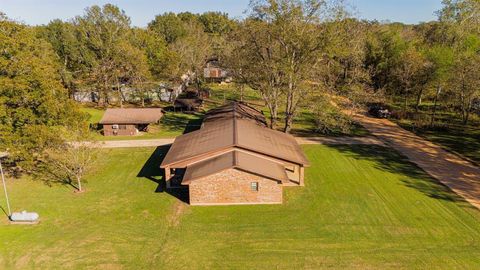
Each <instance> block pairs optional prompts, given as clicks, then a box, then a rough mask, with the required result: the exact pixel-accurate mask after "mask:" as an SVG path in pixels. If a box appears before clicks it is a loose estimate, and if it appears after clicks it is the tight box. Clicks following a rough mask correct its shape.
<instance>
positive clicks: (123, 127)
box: [118, 125, 127, 129]
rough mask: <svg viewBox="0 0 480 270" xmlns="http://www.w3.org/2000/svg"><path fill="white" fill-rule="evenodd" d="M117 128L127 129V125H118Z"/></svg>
mask: <svg viewBox="0 0 480 270" xmlns="http://www.w3.org/2000/svg"><path fill="white" fill-rule="evenodd" d="M118 129H127V125H118Z"/></svg>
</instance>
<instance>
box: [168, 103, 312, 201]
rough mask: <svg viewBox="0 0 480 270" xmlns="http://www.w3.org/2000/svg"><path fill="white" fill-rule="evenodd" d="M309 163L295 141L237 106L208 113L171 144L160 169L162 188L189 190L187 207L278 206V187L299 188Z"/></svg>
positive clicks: (243, 106)
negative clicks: (201, 121) (163, 180)
mask: <svg viewBox="0 0 480 270" xmlns="http://www.w3.org/2000/svg"><path fill="white" fill-rule="evenodd" d="M308 165H309V163H308V160H307V159H306V157H305V155H304V154H303V152H302V150H301V148H300V146H299V145H298V143H297V142H296V140H295V138H294V137H293V136H291V135H289V134H285V133H282V132H279V131H276V130H272V129H269V128H268V127H267V125H266V121H265V117H264V115H263V114H262V113H261V112H259V111H257V110H256V109H254V108H252V107H250V106H248V105H246V104H243V103H238V102H233V103H231V104H228V105H225V106H222V107H220V108H217V109H214V110H211V111H209V112H208V113H207V115H206V117H205V119H204V122H203V124H202V127H201V128H200V129H199V130H197V131H194V132H191V133H188V134H184V135H182V136H179V137H177V138H176V139H175V142H174V143H173V145H172V147H171V148H170V151H169V152H168V153H167V155H166V156H165V158H164V160H163V162H162V164H161V168H164V169H165V179H166V182H167V188H175V187H188V189H189V195H190V204H192V205H225V204H274V203H276V204H278V203H282V190H283V186H303V185H304V168H305V167H306V166H308Z"/></svg>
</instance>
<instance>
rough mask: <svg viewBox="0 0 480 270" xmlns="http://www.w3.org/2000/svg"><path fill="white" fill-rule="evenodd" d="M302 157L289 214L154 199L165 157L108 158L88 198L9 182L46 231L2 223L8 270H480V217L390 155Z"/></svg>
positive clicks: (122, 153) (360, 151) (331, 152)
mask: <svg viewBox="0 0 480 270" xmlns="http://www.w3.org/2000/svg"><path fill="white" fill-rule="evenodd" d="M304 149H305V151H306V153H307V156H308V157H309V159H310V161H311V163H312V167H311V168H309V169H307V171H306V187H304V188H299V187H291V188H285V192H284V204H283V205H269V206H262V205H258V206H220V207H191V206H188V205H185V204H183V203H182V202H181V201H179V200H178V199H177V198H175V197H174V196H172V195H169V194H167V193H164V192H160V193H155V191H156V190H158V184H157V183H155V182H154V181H152V180H156V179H159V177H158V175H160V172H159V171H158V169H157V168H156V166H155V164H156V163H157V162H158V161H159V159H160V158H161V155H163V154H164V152H165V151H166V149H165V148H164V149H159V150H157V151H156V152H155V154H156V155H157V156H153V157H151V154H152V152H153V151H154V149H150V148H145V149H115V150H103V151H105V152H104V153H103V154H104V155H103V159H102V161H101V162H100V163H99V164H98V167H99V168H100V169H99V170H98V171H97V173H95V174H94V175H92V176H90V177H89V179H88V183H87V184H86V187H87V190H88V191H87V192H86V193H84V194H73V193H72V192H71V189H69V188H67V187H61V186H53V187H47V186H45V185H43V184H42V183H39V182H34V181H30V180H18V181H14V182H13V183H12V181H10V183H9V188H10V191H11V192H10V193H11V199H12V204H13V206H14V208H15V209H16V210H20V209H24V208H25V209H29V210H35V211H38V212H39V213H40V215H41V218H42V222H41V223H40V224H39V225H36V226H13V225H7V223H6V222H5V221H3V222H2V223H1V224H0V243H1V245H0V268H1V269H18V268H41V269H52V268H53V269H55V268H69V269H82V268H90V269H103V268H109V269H120V268H123V269H319V268H334V269H345V268H353V269H407V268H408V269H412V268H414V269H415V268H416V269H452V268H461V269H478V268H480V211H479V210H477V209H474V208H472V207H471V206H470V205H468V204H467V203H465V202H464V201H462V200H461V199H460V198H458V197H457V196H455V195H454V194H453V193H451V192H450V191H449V190H447V189H446V188H445V187H443V186H441V185H439V184H437V183H436V182H435V181H434V180H432V179H430V178H429V177H428V176H427V175H425V174H424V173H423V172H422V171H420V170H419V169H418V168H417V167H415V166H414V165H412V164H410V163H408V161H407V160H405V159H404V158H402V157H401V156H399V155H398V154H396V153H395V152H393V151H392V150H391V149H387V148H382V147H373V146H337V147H327V146H305V147H304ZM147 161H148V162H147ZM146 163H147V166H145V168H143V167H144V165H145V164H146ZM142 168H143V169H142ZM139 174H140V175H141V176H140V177H139V176H138V175H139ZM142 176H148V177H149V178H151V179H152V180H149V179H147V178H145V177H142ZM1 203H2V205H4V202H3V200H2V201H1Z"/></svg>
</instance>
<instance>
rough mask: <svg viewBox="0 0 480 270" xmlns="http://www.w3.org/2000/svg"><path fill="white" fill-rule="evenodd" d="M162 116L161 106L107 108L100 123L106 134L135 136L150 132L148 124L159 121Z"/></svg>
mask: <svg viewBox="0 0 480 270" xmlns="http://www.w3.org/2000/svg"><path fill="white" fill-rule="evenodd" d="M162 116H163V112H162V109H160V108H129V109H107V110H106V111H105V114H104V115H103V117H102V120H100V122H99V124H101V125H102V126H103V135H104V136H133V135H137V134H138V133H139V132H148V126H149V125H150V124H154V123H158V121H160V119H161V118H162Z"/></svg>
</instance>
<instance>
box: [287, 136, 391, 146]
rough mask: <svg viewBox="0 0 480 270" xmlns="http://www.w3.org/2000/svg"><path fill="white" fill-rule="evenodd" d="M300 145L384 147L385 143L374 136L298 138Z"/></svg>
mask: <svg viewBox="0 0 480 270" xmlns="http://www.w3.org/2000/svg"><path fill="white" fill-rule="evenodd" d="M296 139H297V142H298V143H299V144H327V145H328V144H330V145H335V144H348V145H352V144H373V145H384V143H383V142H382V141H381V140H379V139H377V138H376V137H373V136H368V137H296Z"/></svg>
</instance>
